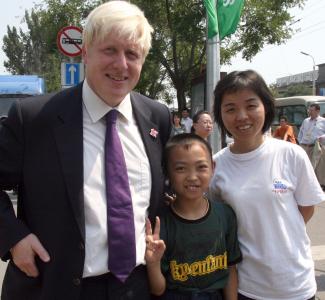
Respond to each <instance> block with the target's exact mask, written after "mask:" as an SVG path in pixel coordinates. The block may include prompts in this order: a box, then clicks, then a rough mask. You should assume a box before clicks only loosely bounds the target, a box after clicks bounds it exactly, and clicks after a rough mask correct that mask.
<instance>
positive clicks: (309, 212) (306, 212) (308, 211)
mask: <svg viewBox="0 0 325 300" xmlns="http://www.w3.org/2000/svg"><path fill="white" fill-rule="evenodd" d="M298 209H299V211H300V213H301V215H302V217H303V218H304V220H305V224H307V222H308V221H309V220H310V219H311V217H312V216H313V214H314V210H315V206H314V205H312V206H300V205H298Z"/></svg>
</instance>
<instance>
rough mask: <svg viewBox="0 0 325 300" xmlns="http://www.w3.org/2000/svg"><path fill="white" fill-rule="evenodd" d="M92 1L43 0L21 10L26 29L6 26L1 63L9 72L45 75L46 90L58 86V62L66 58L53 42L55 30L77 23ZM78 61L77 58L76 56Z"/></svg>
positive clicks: (78, 23)
mask: <svg viewBox="0 0 325 300" xmlns="http://www.w3.org/2000/svg"><path fill="white" fill-rule="evenodd" d="M94 5H96V3H93V4H90V1H83V0H69V1H61V0H45V1H44V4H43V5H36V6H35V7H34V8H33V9H32V11H31V12H28V11H25V17H24V21H25V22H26V24H27V31H26V32H23V31H22V30H21V29H20V30H19V33H18V30H17V28H16V27H12V28H10V27H9V26H8V27H7V35H5V36H4V39H3V50H4V52H5V54H6V55H7V57H8V60H7V61H5V62H4V66H5V67H6V69H7V70H8V71H9V72H11V73H12V74H37V75H40V76H42V77H44V78H45V80H46V86H47V90H48V91H49V92H51V91H55V90H59V89H60V87H61V79H60V74H61V72H60V62H61V61H64V60H67V58H66V57H64V56H63V55H62V54H61V53H60V52H59V50H58V48H57V45H56V38H57V33H58V32H59V30H60V29H61V28H62V27H65V26H68V25H75V26H81V21H82V20H83V19H84V17H85V16H86V15H87V14H88V12H89V11H90V10H91V9H92V7H93V6H94ZM79 60H80V58H79Z"/></svg>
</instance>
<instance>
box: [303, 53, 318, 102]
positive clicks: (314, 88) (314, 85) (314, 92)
mask: <svg viewBox="0 0 325 300" xmlns="http://www.w3.org/2000/svg"><path fill="white" fill-rule="evenodd" d="M300 53H301V54H303V55H306V56H310V57H311V59H312V60H313V96H315V95H316V66H315V60H314V57H313V56H312V55H311V54H309V53H306V52H303V51H300Z"/></svg>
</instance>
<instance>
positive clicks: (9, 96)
mask: <svg viewBox="0 0 325 300" xmlns="http://www.w3.org/2000/svg"><path fill="white" fill-rule="evenodd" d="M44 93H45V82H44V79H43V78H41V77H39V76H36V75H0V119H2V118H5V117H6V116H7V115H8V111H9V109H10V107H11V105H12V104H13V103H14V101H15V100H16V99H20V98H25V97H30V96H35V95H42V94H44Z"/></svg>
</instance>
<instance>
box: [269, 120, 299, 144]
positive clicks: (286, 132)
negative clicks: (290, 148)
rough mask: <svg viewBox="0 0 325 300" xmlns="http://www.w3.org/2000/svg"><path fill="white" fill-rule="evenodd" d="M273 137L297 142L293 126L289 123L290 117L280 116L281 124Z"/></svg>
mask: <svg viewBox="0 0 325 300" xmlns="http://www.w3.org/2000/svg"><path fill="white" fill-rule="evenodd" d="M273 137H274V138H277V139H280V140H284V141H288V142H290V143H293V144H297V142H296V138H295V134H294V131H293V127H292V126H291V125H289V124H288V118H287V117H286V116H281V117H280V126H279V127H278V128H277V129H275V131H274V133H273Z"/></svg>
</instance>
